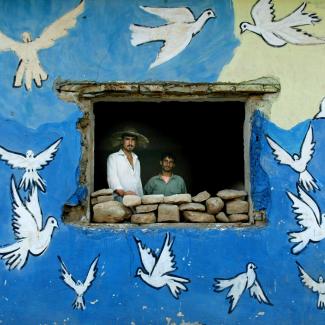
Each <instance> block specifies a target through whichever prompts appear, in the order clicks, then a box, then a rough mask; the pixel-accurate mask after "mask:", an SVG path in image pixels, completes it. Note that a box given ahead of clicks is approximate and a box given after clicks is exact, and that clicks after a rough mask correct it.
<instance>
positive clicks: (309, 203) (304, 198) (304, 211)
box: [287, 186, 325, 254]
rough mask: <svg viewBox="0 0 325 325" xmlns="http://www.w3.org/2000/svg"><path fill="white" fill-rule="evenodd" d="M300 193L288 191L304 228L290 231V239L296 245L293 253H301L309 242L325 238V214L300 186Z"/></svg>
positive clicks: (297, 217) (298, 220) (293, 208)
mask: <svg viewBox="0 0 325 325" xmlns="http://www.w3.org/2000/svg"><path fill="white" fill-rule="evenodd" d="M297 188H298V195H299V196H296V195H294V194H292V193H291V192H287V195H288V197H289V199H290V200H291V201H292V203H293V204H292V212H294V213H295V214H296V220H297V223H298V225H299V226H301V227H302V228H303V229H302V230H301V231H300V232H289V233H288V235H289V237H290V239H289V241H290V242H292V243H294V244H295V245H294V246H293V247H292V249H291V252H292V253H293V254H299V253H300V252H301V251H302V250H303V249H304V248H305V247H306V246H307V245H308V244H309V242H314V243H316V242H319V241H321V240H323V239H324V238H325V220H324V218H325V215H324V214H321V212H320V209H319V206H318V204H317V203H316V202H315V201H314V200H313V199H312V198H311V197H310V196H309V195H308V194H307V193H306V192H304V191H303V189H302V188H301V187H300V186H297Z"/></svg>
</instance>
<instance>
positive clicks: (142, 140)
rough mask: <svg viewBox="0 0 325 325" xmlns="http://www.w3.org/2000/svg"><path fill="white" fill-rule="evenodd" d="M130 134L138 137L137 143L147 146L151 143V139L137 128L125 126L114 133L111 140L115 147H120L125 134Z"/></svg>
mask: <svg viewBox="0 0 325 325" xmlns="http://www.w3.org/2000/svg"><path fill="white" fill-rule="evenodd" d="M125 135H129V136H133V137H136V138H137V145H138V146H141V147H144V148H145V147H146V146H147V144H148V143H149V139H148V138H147V137H146V136H144V135H143V134H141V133H139V132H138V131H137V130H136V129H135V128H132V127H125V128H124V129H123V130H121V131H118V132H115V133H113V134H112V137H111V142H112V146H113V147H118V146H119V145H121V143H122V139H123V136H125Z"/></svg>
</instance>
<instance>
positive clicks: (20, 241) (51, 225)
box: [0, 177, 58, 270]
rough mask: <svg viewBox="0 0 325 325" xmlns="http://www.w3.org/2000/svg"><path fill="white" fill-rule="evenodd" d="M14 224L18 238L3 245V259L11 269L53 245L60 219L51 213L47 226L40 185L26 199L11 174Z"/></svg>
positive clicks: (23, 264)
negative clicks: (55, 230)
mask: <svg viewBox="0 0 325 325" xmlns="http://www.w3.org/2000/svg"><path fill="white" fill-rule="evenodd" d="M11 195H12V211H13V217H12V228H13V232H14V234H15V239H16V242H15V243H13V244H11V245H8V246H3V247H0V255H1V259H3V260H5V261H6V263H5V264H6V266H7V267H8V269H9V270H13V269H15V268H17V269H19V270H20V269H22V268H23V267H24V266H25V264H26V263H27V260H28V257H29V254H32V255H34V256H39V255H42V254H43V253H44V252H45V251H46V250H47V248H48V247H49V245H50V242H51V239H52V235H53V231H54V229H55V228H58V223H57V220H56V219H55V218H54V217H49V218H48V219H47V220H46V223H45V226H44V227H43V215H42V211H41V208H40V205H39V200H38V192H37V187H36V186H34V187H33V189H32V191H31V194H30V195H29V197H28V199H27V200H26V201H25V202H24V203H23V202H22V200H21V198H20V196H19V193H18V191H17V188H16V184H15V180H14V177H12V178H11Z"/></svg>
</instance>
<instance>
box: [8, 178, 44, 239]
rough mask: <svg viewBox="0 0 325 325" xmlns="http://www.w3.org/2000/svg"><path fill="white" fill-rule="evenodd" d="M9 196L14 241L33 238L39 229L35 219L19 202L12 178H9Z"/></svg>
mask: <svg viewBox="0 0 325 325" xmlns="http://www.w3.org/2000/svg"><path fill="white" fill-rule="evenodd" d="M11 195H12V210H13V217H12V228H13V230H14V233H15V237H16V239H24V238H33V237H34V236H35V235H36V234H37V233H38V231H40V229H39V228H38V225H37V222H36V219H35V217H34V216H33V215H32V214H31V212H30V211H29V210H28V209H27V208H26V207H25V206H24V204H23V202H22V201H21V198H20V196H19V193H18V192H17V188H16V184H15V180H14V177H12V178H11ZM37 200H38V198H37Z"/></svg>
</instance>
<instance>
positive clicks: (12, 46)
mask: <svg viewBox="0 0 325 325" xmlns="http://www.w3.org/2000/svg"><path fill="white" fill-rule="evenodd" d="M21 45H22V43H21V42H17V41H14V40H13V39H11V38H10V37H8V36H6V35H5V34H3V33H2V32H0V51H10V50H12V51H17V50H18V49H19V48H20V47H21Z"/></svg>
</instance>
